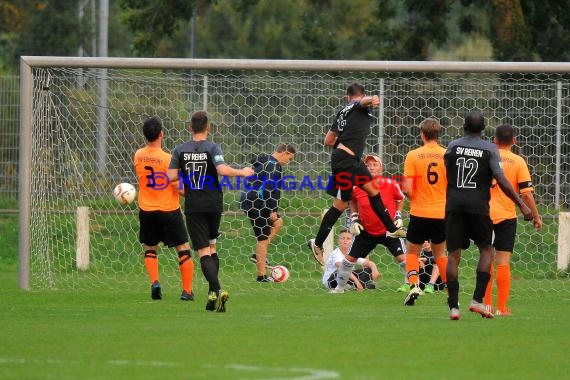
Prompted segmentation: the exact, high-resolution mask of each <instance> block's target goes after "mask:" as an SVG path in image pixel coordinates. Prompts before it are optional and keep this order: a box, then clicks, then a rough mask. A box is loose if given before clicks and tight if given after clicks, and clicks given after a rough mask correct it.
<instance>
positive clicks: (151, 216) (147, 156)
mask: <svg viewBox="0 0 570 380" xmlns="http://www.w3.org/2000/svg"><path fill="white" fill-rule="evenodd" d="M142 130H143V134H144V137H145V139H146V141H147V143H146V146H145V147H144V148H141V149H139V150H137V152H136V153H135V156H134V160H133V161H134V166H135V172H136V175H137V178H138V182H139V198H138V199H139V209H140V211H139V224H140V231H139V240H140V242H141V243H142V245H143V248H144V262H145V266H146V270H147V272H148V276H149V277H150V282H151V293H150V297H151V298H152V299H154V300H159V299H162V289H161V286H160V281H159V275H158V257H157V252H156V250H157V249H158V244H159V243H160V242H161V241H162V242H163V243H164V244H165V245H166V246H168V247H175V248H176V252H178V267H179V269H180V276H181V277H182V294H181V295H180V299H181V300H183V301H193V300H194V293H193V292H192V278H193V276H194V261H192V256H191V254H190V245H189V244H188V235H187V234H186V228H185V226H184V219H183V218H182V213H181V211H180V202H179V199H178V186H177V184H176V183H171V184H170V185H169V186H167V187H166V188H160V189H158V187H157V183H156V182H157V181H156V180H157V178H155V173H163V174H164V173H166V171H167V170H168V164H169V163H170V157H171V156H170V154H169V153H166V152H165V151H164V150H162V140H163V138H164V132H163V130H162V123H161V122H160V120H159V119H158V118H156V117H151V118H149V119H147V120H145V122H144V123H143V127H142ZM161 179H162V178H161Z"/></svg>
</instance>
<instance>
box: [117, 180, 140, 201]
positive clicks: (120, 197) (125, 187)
mask: <svg viewBox="0 0 570 380" xmlns="http://www.w3.org/2000/svg"><path fill="white" fill-rule="evenodd" d="M113 196H114V197H115V199H116V200H117V202H119V203H120V204H122V205H126V204H129V203H132V202H133V201H134V200H135V197H136V196H137V189H135V187H134V186H133V185H131V184H130V183H126V182H125V183H119V184H118V185H117V186H115V189H114V190H113Z"/></svg>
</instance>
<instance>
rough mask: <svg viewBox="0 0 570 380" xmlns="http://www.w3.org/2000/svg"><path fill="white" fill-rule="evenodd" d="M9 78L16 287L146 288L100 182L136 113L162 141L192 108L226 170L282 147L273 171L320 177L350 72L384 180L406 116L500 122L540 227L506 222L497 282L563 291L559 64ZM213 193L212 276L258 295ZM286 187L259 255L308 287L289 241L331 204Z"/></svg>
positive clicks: (123, 168) (45, 61) (453, 129)
mask: <svg viewBox="0 0 570 380" xmlns="http://www.w3.org/2000/svg"><path fill="white" fill-rule="evenodd" d="M20 72H21V76H20V78H21V129H20V167H19V170H20V172H19V207H20V236H19V255H20V256H19V285H20V287H21V288H22V289H32V288H77V289H87V288H89V287H98V286H101V287H104V286H108V285H110V286H112V285H113V284H116V283H121V284H122V285H123V286H125V287H135V288H137V289H138V288H143V287H144V288H145V289H146V277H145V274H144V265H143V260H142V249H141V248H140V244H139V243H138V230H137V228H138V219H137V213H136V211H137V208H136V204H133V205H130V206H120V205H119V204H118V203H116V202H114V200H113V197H112V195H111V192H112V189H113V187H114V185H115V184H116V183H119V182H131V183H133V184H136V178H135V176H134V172H133V169H132V155H133V154H134V152H135V151H136V149H138V148H140V147H141V146H142V145H143V144H144V140H143V139H142V133H141V129H140V127H141V124H142V120H144V118H146V117H148V116H158V117H159V118H161V120H162V121H163V123H164V126H165V130H166V139H165V144H166V146H165V147H164V148H165V149H166V150H171V149H172V148H173V147H174V145H176V144H178V143H180V142H182V141H185V140H187V139H188V138H189V134H188V132H187V130H186V124H187V121H188V120H189V115H190V114H191V113H192V112H193V111H195V110H199V109H205V110H207V111H208V112H209V113H210V114H211V115H212V119H213V123H214V128H213V131H212V134H211V137H212V139H213V140H214V141H216V142H218V143H219V144H220V145H221V146H222V149H223V150H224V153H225V156H226V160H227V161H228V162H229V163H230V164H232V165H234V164H235V165H236V166H242V165H245V164H247V163H248V161H249V159H250V158H251V155H252V154H254V153H263V152H265V153H271V151H272V149H273V148H274V147H275V145H276V144H277V143H279V142H292V143H293V144H295V145H296V146H297V150H298V154H297V156H296V158H295V161H294V162H293V163H291V164H290V165H288V166H287V167H286V168H285V170H284V172H285V173H284V174H290V175H291V178H293V180H292V181H293V182H295V180H296V181H297V182H296V184H297V185H299V183H300V182H301V178H308V179H312V180H315V181H316V178H317V177H319V176H328V175H329V169H328V159H329V154H330V152H329V151H328V150H326V149H325V148H324V147H323V146H322V138H323V136H324V133H325V132H326V128H327V127H328V125H329V123H330V121H331V119H332V116H333V115H334V111H335V109H336V108H337V107H338V106H340V105H341V104H342V102H343V101H344V92H345V89H346V87H347V85H348V84H350V83H351V82H354V81H358V82H361V83H362V84H364V86H365V88H366V90H367V92H368V93H370V94H378V95H379V96H380V97H381V99H382V103H381V107H380V108H379V110H378V112H377V114H376V115H375V116H376V117H377V121H376V122H375V125H374V126H373V132H372V134H371V136H370V137H369V139H368V141H367V143H368V147H367V148H368V151H370V152H375V153H377V154H379V155H380V156H381V157H382V158H383V161H384V166H385V175H386V176H394V177H395V178H401V174H402V172H403V159H404V157H405V154H406V153H407V152H408V151H409V150H410V149H412V148H415V147H417V146H419V144H420V143H421V141H420V140H419V133H418V125H419V123H420V122H421V121H422V120H423V119H424V118H426V117H430V116H435V117H437V118H439V119H440V120H441V122H442V125H443V127H444V131H443V136H442V137H441V141H440V142H441V144H442V145H446V144H447V143H448V142H449V141H451V139H453V138H455V137H457V136H459V135H460V134H461V133H462V129H461V127H462V123H463V117H464V115H465V114H466V113H467V112H469V111H470V110H472V109H480V110H481V111H482V112H483V114H484V115H485V116H486V118H487V124H488V130H487V131H486V136H487V137H490V136H491V135H490V133H492V130H493V128H494V127H496V126H497V125H499V124H502V123H510V124H513V125H514V126H515V127H516V130H517V134H518V142H519V145H518V147H517V152H518V153H520V154H522V155H524V156H525V157H526V158H527V160H528V162H529V166H530V167H531V173H532V175H533V180H534V182H535V185H536V199H537V201H538V204H539V205H540V209H541V212H542V213H543V216H544V220H545V228H544V230H543V231H542V232H540V233H537V232H534V231H533V229H532V226H530V224H529V223H522V221H521V223H519V227H518V228H519V229H518V236H517V246H516V248H515V253H514V255H513V278H515V279H521V281H520V282H519V283H517V282H516V281H515V282H514V285H513V286H514V287H516V286H517V284H520V286H525V287H526V288H525V289H527V288H528V289H527V290H531V291H536V292H540V291H558V292H560V291H561V292H565V293H566V294H568V292H569V288H568V283H569V279H570V274H569V272H568V270H567V269H566V270H558V269H557V259H556V258H557V240H558V238H557V231H558V228H557V226H558V215H559V212H560V211H562V210H564V209H567V208H568V206H569V204H570V176H569V175H568V171H569V168H570V154H569V153H570V151H568V147H569V146H570V127H569V125H570V63H562V62H561V63H554V62H532V63H531V62H437V61H431V62H430V61H428V62H416V61H410V62H407V61H406V62H404V61H400V62H398V61H308V60H238V59H170V58H168V59H167V58H164V59H160V58H80V57H30V56H24V57H21V65H20ZM102 89H103V90H102ZM399 176H400V177H399ZM313 183H314V182H313ZM226 190H227V191H225V198H224V200H225V203H226V204H225V209H226V211H225V213H224V215H225V216H224V219H223V225H222V232H223V235H222V237H221V238H220V257H221V261H222V269H221V280H222V282H224V283H226V284H228V286H230V287H233V288H234V289H236V288H237V289H241V290H247V291H264V289H270V288H267V287H266V288H262V287H259V286H256V285H258V284H255V283H254V281H253V279H254V274H255V271H254V267H253V265H252V264H251V263H250V262H249V257H250V256H251V254H252V252H253V245H254V243H255V241H254V237H253V233H252V231H251V226H250V224H249V221H248V220H247V218H246V217H245V216H244V215H243V213H242V212H241V211H240V210H239V208H237V207H236V203H237V199H238V198H239V190H237V189H226ZM290 190H291V191H286V192H284V197H283V200H282V204H281V209H282V213H283V216H284V221H285V227H284V228H283V230H282V231H281V233H280V235H279V236H278V237H277V238H276V239H275V241H274V242H273V244H272V245H271V246H270V252H269V260H270V261H271V262H275V263H277V264H281V263H282V264H285V265H286V266H288V267H289V268H290V270H291V278H290V280H289V281H288V282H287V283H285V284H280V285H282V286H286V287H289V288H290V289H291V290H292V291H293V290H301V291H312V290H315V291H322V287H321V284H320V276H321V274H322V273H321V268H320V266H318V265H317V264H316V263H315V262H313V261H312V255H311V253H310V251H309V250H308V249H307V248H306V244H305V243H306V240H307V239H309V238H311V237H314V235H315V234H316V231H317V228H318V224H319V220H320V215H321V212H322V209H323V208H325V207H329V206H330V204H331V199H330V197H328V196H327V195H326V194H325V192H324V191H319V190H318V189H311V188H307V187H305V188H302V189H299V188H296V189H290ZM80 207H88V208H89V209H88V212H86V209H81V210H83V211H82V214H81V215H82V216H81V218H79V217H78V218H77V219H78V220H81V223H80V224H78V223H76V212H77V210H78V208H80ZM340 224H341V221H339V227H340ZM79 228H81V229H82V230H85V229H88V236H85V233H82V234H81V235H77V230H78V229H79ZM79 236H82V237H81V241H79V240H80V239H79V238H78V237H79ZM76 240H77V241H76ZM333 241H335V242H336V238H335V239H333ZM171 251H172V250H168V249H164V248H163V249H161V251H160V253H159V258H160V260H161V261H160V263H161V271H162V270H164V273H165V274H164V276H165V283H166V286H167V287H168V286H172V287H175V286H177V285H176V284H177V281H178V274H177V267H176V260H175V254H174V252H173V251H172V252H171ZM476 256H477V254H476V252H475V250H474V249H473V248H471V249H470V250H469V251H468V252H466V254H465V255H464V260H463V261H462V267H464V269H463V270H462V276H464V278H466V279H469V278H471V279H472V278H473V272H474V269H473V268H474V267H475V265H474V263H475V260H476V258H477V257H476ZM372 259H373V260H375V261H376V262H377V264H378V266H379V269H380V271H381V272H382V274H383V277H382V280H381V283H380V285H379V288H380V289H386V290H395V289H396V288H397V287H398V285H399V282H400V281H401V279H402V276H401V272H400V269H399V267H398V265H397V264H395V263H394V261H393V259H392V257H391V256H390V255H389V253H387V252H386V251H385V250H384V249H383V248H382V247H379V248H377V249H376V250H375V251H374V253H373V256H372ZM472 269H473V270H472ZM197 273H198V274H199V269H197ZM198 274H197V275H196V284H197V285H196V286H198V287H200V281H201V276H200V275H198ZM545 280H548V281H545ZM469 282H472V281H468V280H466V281H465V284H466V286H469V285H468V283H469ZM141 284H142V285H143V286H141ZM515 296H516V295H515Z"/></svg>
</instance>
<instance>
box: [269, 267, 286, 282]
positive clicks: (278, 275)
mask: <svg viewBox="0 0 570 380" xmlns="http://www.w3.org/2000/svg"><path fill="white" fill-rule="evenodd" d="M271 278H273V281H275V282H285V281H287V279H289V269H287V267H285V266H283V265H276V266H274V267H273V269H271Z"/></svg>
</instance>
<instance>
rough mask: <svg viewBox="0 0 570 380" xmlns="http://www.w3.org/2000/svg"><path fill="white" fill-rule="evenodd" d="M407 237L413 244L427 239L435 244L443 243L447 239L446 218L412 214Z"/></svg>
mask: <svg viewBox="0 0 570 380" xmlns="http://www.w3.org/2000/svg"><path fill="white" fill-rule="evenodd" d="M406 239H408V241H409V242H410V243H412V244H423V243H424V241H426V240H429V241H431V242H432V243H434V244H439V243H443V242H444V241H445V219H434V218H422V217H420V216H413V215H410V223H408V233H407V234H406Z"/></svg>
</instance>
